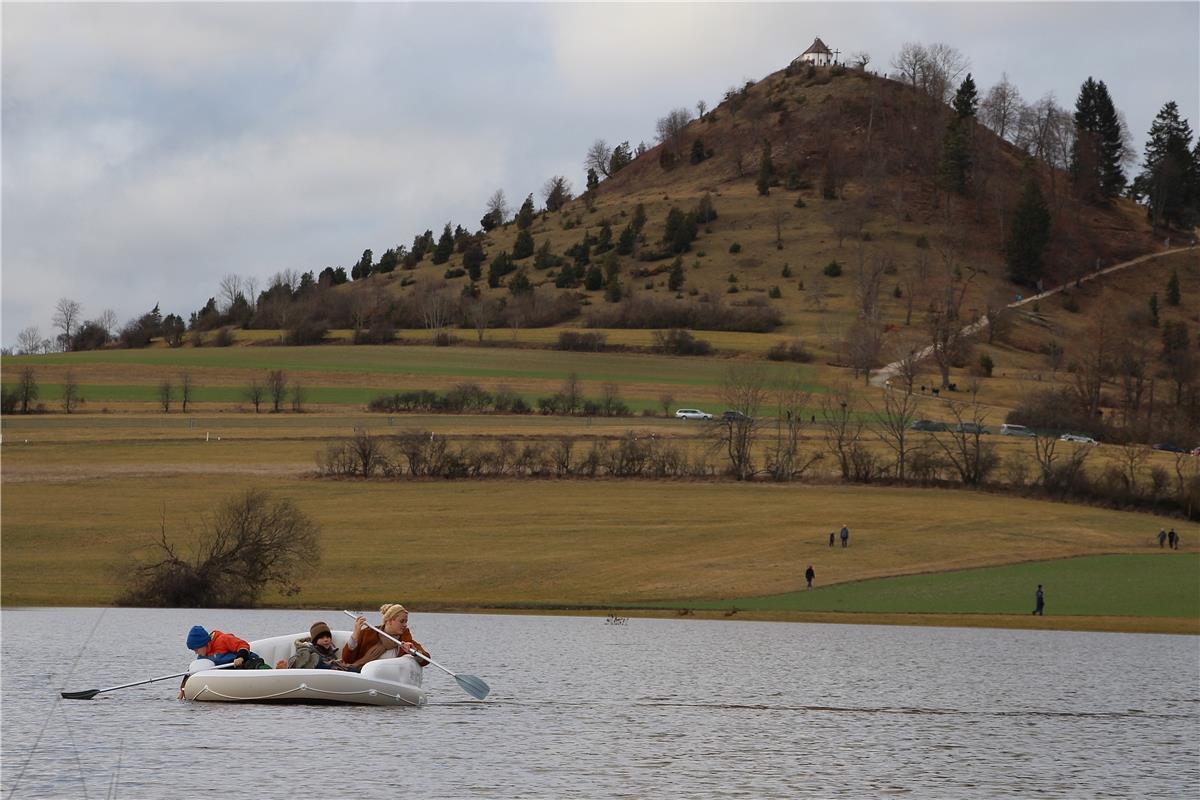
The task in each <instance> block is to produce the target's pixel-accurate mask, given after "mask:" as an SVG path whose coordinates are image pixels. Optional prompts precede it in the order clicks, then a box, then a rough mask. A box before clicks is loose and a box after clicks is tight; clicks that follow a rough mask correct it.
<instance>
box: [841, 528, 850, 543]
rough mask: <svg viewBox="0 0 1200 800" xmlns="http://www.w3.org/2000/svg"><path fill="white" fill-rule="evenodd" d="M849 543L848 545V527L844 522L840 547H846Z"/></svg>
mask: <svg viewBox="0 0 1200 800" xmlns="http://www.w3.org/2000/svg"><path fill="white" fill-rule="evenodd" d="M849 545H850V528H848V527H847V526H846V525H845V524H843V525H842V547H848V546H849Z"/></svg>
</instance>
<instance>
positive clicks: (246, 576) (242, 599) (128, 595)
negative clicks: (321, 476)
mask: <svg viewBox="0 0 1200 800" xmlns="http://www.w3.org/2000/svg"><path fill="white" fill-rule="evenodd" d="M319 533H320V529H319V528H318V526H317V524H316V523H315V522H313V521H312V519H310V518H309V517H308V516H307V515H305V514H304V513H303V512H301V511H300V509H299V508H297V507H296V506H295V504H293V503H292V501H290V500H287V499H276V498H274V497H273V496H271V495H270V494H268V493H267V492H264V491H262V490H261V489H251V490H249V491H247V492H244V493H242V494H239V495H236V496H234V497H231V498H229V499H228V500H226V501H225V502H224V503H222V504H221V506H220V507H219V508H218V509H217V511H216V513H215V514H214V515H213V516H212V517H211V518H207V517H206V518H204V519H203V520H202V522H201V530H200V533H199V536H198V537H196V538H197V539H198V543H197V546H196V551H195V554H194V555H193V556H191V557H190V558H189V557H186V556H183V555H181V554H180V553H179V551H178V550H177V549H176V547H175V546H174V545H173V544H171V542H170V541H168V539H167V533H166V521H165V519H164V521H163V524H162V530H161V532H160V536H159V540H158V541H157V542H156V543H155V544H156V546H157V548H158V550H159V551H160V552H161V554H162V558H160V559H159V560H158V561H156V562H152V563H148V564H143V565H141V566H139V567H137V568H136V569H135V570H134V572H133V575H132V579H131V581H130V583H129V585H128V586H127V587H126V590H125V592H124V593H123V594H122V595H121V597H120V598H119V599H118V601H117V602H118V603H120V604H121V605H132V606H169V607H179V608H249V607H252V606H254V605H256V604H257V602H258V600H259V598H260V597H261V595H262V593H263V591H264V590H266V588H267V587H268V586H271V585H275V586H277V587H278V588H279V589H280V590H281V591H282V592H283V593H284V594H285V595H294V594H296V593H297V592H298V591H299V590H300V589H299V586H297V585H296V579H297V577H298V576H300V575H302V574H304V573H305V572H306V571H308V570H310V569H312V568H313V567H315V566H316V565H317V564H318V563H319V561H320V558H321V550H320V541H319V538H318V537H319ZM189 538H193V537H190V536H189Z"/></svg>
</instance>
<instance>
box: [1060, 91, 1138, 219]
mask: <svg viewBox="0 0 1200 800" xmlns="http://www.w3.org/2000/svg"><path fill="white" fill-rule="evenodd" d="M1122 136H1123V134H1122V130H1121V119H1120V117H1119V116H1118V115H1117V109H1116V107H1115V106H1113V102H1112V97H1111V96H1110V95H1109V93H1108V87H1107V86H1105V85H1104V81H1096V80H1094V79H1092V78H1090V77H1089V78H1088V79H1087V80H1086V81H1084V82H1083V85H1082V86H1081V87H1080V89H1079V98H1078V99H1077V100H1076V101H1075V142H1074V144H1073V145H1072V146H1071V164H1070V171H1071V177H1072V179H1073V180H1074V181H1075V185H1076V188H1077V190H1078V191H1079V193H1080V195H1081V196H1082V197H1084V198H1085V199H1087V200H1089V201H1093V202H1095V201H1101V200H1105V201H1106V200H1108V199H1110V198H1113V197H1116V196H1118V195H1119V194H1120V193H1121V192H1122V190H1124V188H1125V183H1126V181H1125V173H1124V170H1122V168H1121V160H1122V156H1123V155H1124V152H1125V146H1124V144H1123V143H1122Z"/></svg>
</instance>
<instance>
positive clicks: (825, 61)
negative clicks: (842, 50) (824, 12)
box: [792, 36, 836, 67]
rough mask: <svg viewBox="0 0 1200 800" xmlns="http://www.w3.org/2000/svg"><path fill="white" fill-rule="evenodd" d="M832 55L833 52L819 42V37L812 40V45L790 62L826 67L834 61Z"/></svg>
mask: <svg viewBox="0 0 1200 800" xmlns="http://www.w3.org/2000/svg"><path fill="white" fill-rule="evenodd" d="M834 55H835V53H834V51H833V50H830V49H829V48H828V47H826V46H825V43H824V42H822V41H821V37H820V36H818V37H817V38H816V39H813V43H812V44H811V45H809V46H808V49H807V50H805V51H804V52H803V53H801V54H800V55H799V57H797V58H796V59H794V60H793V61H792V64H793V65H797V64H800V65H808V64H811V65H813V66H815V67H827V66H829V65H830V64H833V63H834V62H835V61H836V59H835V58H834Z"/></svg>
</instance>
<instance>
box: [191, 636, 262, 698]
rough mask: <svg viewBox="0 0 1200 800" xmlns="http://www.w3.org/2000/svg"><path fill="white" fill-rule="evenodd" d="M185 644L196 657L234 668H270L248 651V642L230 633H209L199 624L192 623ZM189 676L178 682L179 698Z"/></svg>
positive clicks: (255, 654)
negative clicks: (230, 664)
mask: <svg viewBox="0 0 1200 800" xmlns="http://www.w3.org/2000/svg"><path fill="white" fill-rule="evenodd" d="M187 646H188V649H189V650H192V651H194V652H195V653H196V658H207V659H208V660H209V661H212V662H213V663H214V664H229V663H230V662H232V663H233V668H234V669H270V667H269V666H267V665H266V664H265V663H264V662H263V660H262V658H260V657H259V656H258V654H257V653H252V652H251V651H250V643H249V642H247V641H246V640H245V639H241V638H239V637H237V636H234V635H233V634H232V633H222V632H221V631H216V630H215V631H213V632H212V633H209V632H208V631H206V630H205V629H204V628H203V627H201V626H200V625H193V626H192V629H191V630H190V631H188V635H187ZM188 677H189V676H186V675H185V676H184V678H183V683H180V684H179V699H180V700H182V699H183V684H184V683H187V679H188Z"/></svg>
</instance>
